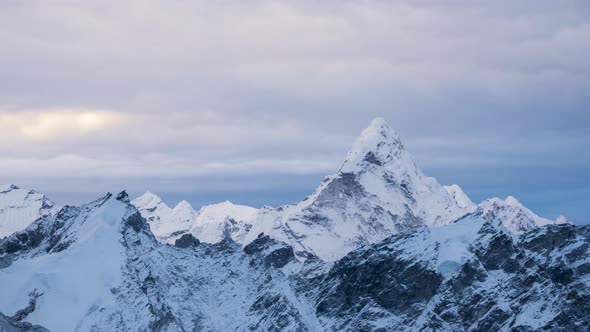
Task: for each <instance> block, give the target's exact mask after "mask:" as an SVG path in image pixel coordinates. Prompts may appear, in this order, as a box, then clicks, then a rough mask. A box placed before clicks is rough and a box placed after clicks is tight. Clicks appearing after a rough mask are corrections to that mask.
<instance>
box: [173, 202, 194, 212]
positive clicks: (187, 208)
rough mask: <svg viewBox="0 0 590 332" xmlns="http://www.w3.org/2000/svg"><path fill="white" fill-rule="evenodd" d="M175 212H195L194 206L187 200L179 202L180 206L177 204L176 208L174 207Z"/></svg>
mask: <svg viewBox="0 0 590 332" xmlns="http://www.w3.org/2000/svg"><path fill="white" fill-rule="evenodd" d="M173 210H175V211H194V209H193V207H192V205H190V203H189V202H187V201H185V200H182V201H180V202H178V204H176V206H175V207H174V209H173Z"/></svg>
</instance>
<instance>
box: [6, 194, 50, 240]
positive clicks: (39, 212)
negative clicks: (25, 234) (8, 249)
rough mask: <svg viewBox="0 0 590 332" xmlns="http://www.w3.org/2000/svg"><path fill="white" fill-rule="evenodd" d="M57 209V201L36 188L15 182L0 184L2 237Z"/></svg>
mask: <svg viewBox="0 0 590 332" xmlns="http://www.w3.org/2000/svg"><path fill="white" fill-rule="evenodd" d="M55 210H56V208H55V203H53V202H52V201H51V200H49V199H48V198H47V197H46V196H45V195H42V194H39V193H37V192H36V191H34V190H25V189H20V188H19V187H17V186H15V185H13V184H10V185H3V186H0V238H3V237H6V236H9V235H10V234H12V233H14V232H17V231H21V230H23V229H25V228H26V227H27V226H29V225H30V224H31V223H32V222H33V221H35V220H37V219H39V218H42V217H45V216H48V215H50V214H52V213H55V212H56V211H55Z"/></svg>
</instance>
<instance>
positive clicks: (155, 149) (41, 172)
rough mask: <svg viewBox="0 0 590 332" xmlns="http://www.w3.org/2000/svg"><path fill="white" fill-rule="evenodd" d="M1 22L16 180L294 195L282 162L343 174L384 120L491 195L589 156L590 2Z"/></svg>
mask: <svg viewBox="0 0 590 332" xmlns="http://www.w3.org/2000/svg"><path fill="white" fill-rule="evenodd" d="M0 22H2V25H3V29H0V47H1V49H2V52H1V53H0V68H2V75H0V86H2V89H0V174H1V176H0V180H1V181H2V182H20V183H23V182H24V183H26V184H31V185H34V184H37V183H40V186H41V187H45V188H49V189H50V190H53V191H60V190H61V191H71V190H75V188H78V187H80V186H81V185H84V186H85V188H86V190H87V191H92V190H102V189H103V187H104V186H105V185H106V184H108V185H116V184H119V183H124V184H125V185H129V186H131V187H132V188H135V189H136V190H143V188H145V187H147V188H145V189H148V188H149V189H152V190H154V191H169V192H173V191H178V190H185V191H186V190H190V189H187V188H189V187H190V186H187V185H186V182H187V181H191V182H193V183H194V186H195V187H199V183H201V182H203V181H204V182H207V183H208V184H207V185H206V186H205V187H207V188H212V187H215V185H214V184H212V183H210V182H208V181H205V180H204V179H205V178H207V179H211V178H218V179H223V178H224V177H232V179H234V180H235V181H234V183H235V185H234V186H233V188H234V189H233V190H240V189H239V188H240V187H241V188H242V189H243V190H247V189H248V188H251V187H252V186H255V185H256V184H257V183H267V184H268V186H275V187H277V188H281V190H285V188H291V187H293V186H295V187H296V186H297V185H298V183H300V182H301V181H299V180H294V181H289V180H282V181H281V180H276V178H274V176H276V175H293V176H301V175H309V177H313V179H314V180H315V179H316V178H317V177H318V176H320V175H321V174H327V173H330V172H333V171H334V170H335V169H336V168H337V167H338V165H339V163H340V162H341V159H342V158H343V156H344V154H345V152H346V150H347V148H348V146H349V145H350V143H351V142H352V140H353V139H354V136H356V135H357V134H358V133H359V132H360V130H362V128H363V127H364V126H365V125H366V124H368V122H369V121H370V120H371V118H373V117H375V116H383V117H385V118H386V119H387V120H388V121H389V122H390V124H391V125H392V126H393V127H394V128H396V129H397V130H398V131H399V132H400V134H401V135H402V137H403V138H404V140H405V141H406V145H407V146H408V147H409V148H410V150H411V151H412V152H413V153H414V155H415V156H416V158H417V159H418V162H419V163H420V165H421V166H423V167H424V168H426V169H427V170H431V173H433V175H435V176H442V177H446V174H448V171H447V170H449V169H451V170H455V174H456V180H455V181H453V182H459V183H460V184H463V183H462V182H465V183H464V186H467V187H469V186H471V187H472V188H474V191H475V189H478V190H479V189H481V188H484V187H490V186H493V185H494V181H492V180H489V178H493V177H494V176H497V175H498V174H501V172H499V171H497V170H498V169H503V170H506V169H527V168H538V169H545V170H546V171H545V172H541V174H540V175H535V176H538V181H543V178H544V177H545V178H546V177H549V176H552V177H555V176H559V175H556V174H555V173H554V171H551V170H555V169H557V168H559V169H565V170H568V169H581V168H584V167H588V166H590V165H589V164H590V157H589V156H588V153H587V151H590V111H589V109H588V108H589V106H590V90H589V89H588V86H590V62H589V61H588V60H587V59H589V58H590V43H588V42H587V37H588V35H590V5H589V3H588V2H587V1H584V0H580V1H573V0H566V1H560V2H555V1H532V0H531V1H519V2H517V3H513V2H509V1H494V2H489V1H486V2H484V1H466V0H465V1H462V0H456V1H447V2H445V3H444V4H442V2H440V1H429V0H423V1H340V2H316V1H297V2H281V1H249V2H243V3H227V2H208V1H193V2H185V1H164V0H152V1H125V2H120V1H112V0H107V1H96V2H84V3H81V2H77V1H69V0H57V1H52V2H51V3H49V2H46V1H33V0H30V1H4V2H2V4H0ZM475 168H485V169H495V170H496V171H490V173H487V174H482V175H481V178H478V179H468V178H466V177H465V175H464V174H465V171H464V170H470V169H475ZM441 170H445V171H444V172H443V171H441ZM552 172H553V173H552ZM525 173H529V172H526V171H525ZM565 173H567V171H565ZM570 173H572V172H570ZM271 176H272V177H273V179H275V180H276V181H275V180H273V181H269V180H268V179H269V177H271ZM523 176H526V174H525V175H523ZM76 179H77V180H76ZM92 179H96V180H92ZM129 179H133V181H131V182H130V181H129ZM245 179H247V180H245ZM219 181H220V182H219V185H220V187H222V186H224V185H223V184H222V183H221V182H222V180H219ZM271 182H272V183H271ZM213 183H214V182H213ZM578 183H579V187H580V188H581V189H580V188H577V189H576V190H582V189H583V188H588V187H590V179H588V177H587V176H586V177H585V178H582V179H579V181H578ZM151 184H154V185H153V186H156V188H154V187H153V186H152V185H151ZM37 186H39V185H37ZM556 186H558V187H559V184H556ZM564 186H565V185H564ZM527 188H528V187H524V188H515V189H514V190H517V191H518V190H522V192H523V194H526V192H527V190H532V189H527ZM555 189H559V188H555ZM208 190H209V189H208ZM525 203H526V202H525ZM565 212H567V211H565ZM589 212H590V211H589Z"/></svg>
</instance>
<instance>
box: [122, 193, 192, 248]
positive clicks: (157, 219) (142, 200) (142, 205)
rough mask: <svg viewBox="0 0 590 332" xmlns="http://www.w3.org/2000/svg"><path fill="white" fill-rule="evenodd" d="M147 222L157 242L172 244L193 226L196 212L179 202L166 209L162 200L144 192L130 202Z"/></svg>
mask: <svg viewBox="0 0 590 332" xmlns="http://www.w3.org/2000/svg"><path fill="white" fill-rule="evenodd" d="M131 203H132V204H133V205H134V206H135V207H137V209H138V210H139V212H140V213H141V215H142V216H143V217H144V218H145V219H146V220H147V221H148V223H149V225H150V229H151V231H152V233H153V234H154V236H155V237H156V238H157V239H158V241H160V242H163V243H170V244H174V241H175V240H176V239H178V238H179V237H180V236H181V235H182V234H184V233H186V232H187V231H188V230H189V229H190V228H191V227H192V225H193V222H194V220H195V218H196V217H197V212H196V211H195V210H194V209H193V208H192V206H191V205H190V204H189V203H188V202H187V201H181V202H180V203H178V204H177V205H176V206H175V207H174V208H172V209H171V208H170V207H168V205H166V203H164V201H162V199H161V198H160V197H158V196H156V195H154V194H152V193H151V192H149V191H148V192H146V193H145V194H143V195H141V196H140V197H138V198H136V199H134V200H133V201H132V202H131Z"/></svg>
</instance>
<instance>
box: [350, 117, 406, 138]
mask: <svg viewBox="0 0 590 332" xmlns="http://www.w3.org/2000/svg"><path fill="white" fill-rule="evenodd" d="M379 136H380V137H382V138H383V139H387V138H395V139H399V136H398V135H397V133H396V132H395V130H393V129H392V128H391V127H390V126H389V125H388V124H387V122H386V121H385V119H384V118H374V119H373V120H372V121H371V123H369V126H368V127H367V128H365V130H363V132H362V133H361V136H360V137H359V139H360V138H363V137H364V138H366V139H372V138H375V137H379Z"/></svg>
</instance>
